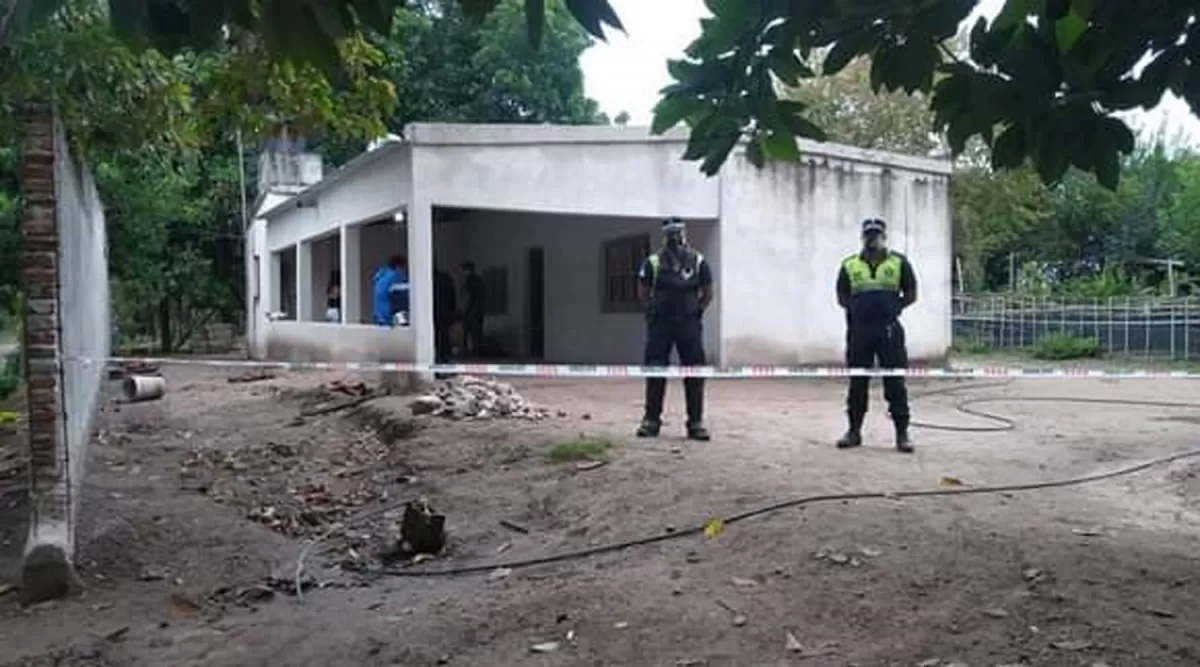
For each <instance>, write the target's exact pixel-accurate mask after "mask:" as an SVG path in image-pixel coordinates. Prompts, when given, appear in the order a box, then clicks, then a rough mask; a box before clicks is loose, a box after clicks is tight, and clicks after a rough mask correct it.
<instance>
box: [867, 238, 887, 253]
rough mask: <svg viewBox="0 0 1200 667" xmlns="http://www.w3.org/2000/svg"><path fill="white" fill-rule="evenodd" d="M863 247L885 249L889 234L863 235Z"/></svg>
mask: <svg viewBox="0 0 1200 667" xmlns="http://www.w3.org/2000/svg"><path fill="white" fill-rule="evenodd" d="M863 247H865V248H866V249H867V250H883V249H884V248H886V247H887V236H886V235H884V234H867V235H866V236H864V237H863Z"/></svg>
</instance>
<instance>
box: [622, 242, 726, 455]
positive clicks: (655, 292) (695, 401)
mask: <svg viewBox="0 0 1200 667" xmlns="http://www.w3.org/2000/svg"><path fill="white" fill-rule="evenodd" d="M663 239H664V242H663V247H662V249H661V250H659V251H658V252H656V253H654V254H652V255H650V256H649V257H647V258H646V261H645V262H643V263H642V267H641V269H640V270H639V271H638V294H639V296H640V297H641V299H642V302H643V303H645V304H646V356H645V364H646V365H647V366H666V365H668V364H669V363H670V358H671V348H675V350H676V351H677V352H678V353H679V362H680V363H681V364H682V365H684V366H702V365H704V363H705V357H704V335H703V327H702V324H701V320H702V319H703V318H704V311H705V309H707V308H708V305H709V304H710V303H711V302H712V296H713V289H712V287H713V277H712V270H711V269H710V268H709V266H708V262H706V261H704V256H703V255H702V254H700V253H699V252H698V251H697V250H695V249H694V248H691V247H689V246H688V244H687V226H686V225H685V224H684V223H683V221H682V220H680V219H679V218H668V219H667V220H665V221H664V222H663ZM666 391H667V381H666V378H647V379H646V413H645V416H644V417H643V419H642V425H641V426H640V427H639V428H638V431H637V434H638V437H642V438H654V437H657V436H658V432H659V430H660V429H661V428H662V410H663V396H664V395H665V394H666ZM683 391H684V397H685V399H686V401H687V436H688V438H690V439H692V440H708V439H709V434H708V430H707V429H705V428H704V380H703V378H685V379H684V380H683Z"/></svg>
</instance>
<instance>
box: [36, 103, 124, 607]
mask: <svg viewBox="0 0 1200 667" xmlns="http://www.w3.org/2000/svg"><path fill="white" fill-rule="evenodd" d="M23 127H24V137H23V144H22V168H21V177H22V194H23V196H24V197H25V201H26V210H25V217H24V220H23V225H22V242H23V246H22V270H23V276H22V277H23V279H24V283H25V290H26V312H25V341H24V343H25V351H26V360H27V361H26V363H27V368H26V373H27V374H26V377H27V379H28V389H27V392H28V396H27V399H28V406H29V449H30V457H29V458H30V461H31V469H30V472H31V487H30V488H31V491H30V493H31V501H32V502H31V508H32V512H33V515H32V517H31V521H30V534H29V538H28V542H27V544H26V551H25V560H24V563H23V566H22V574H23V590H24V593H25V595H26V597H27V599H29V600H43V599H48V598H52V597H58V596H61V595H63V594H65V593H66V592H67V591H68V589H69V588H70V586H71V585H72V584H73V583H74V581H75V575H74V568H73V558H74V552H75V519H76V515H77V511H78V507H79V496H80V493H81V487H82V484H83V478H84V474H85V466H86V462H87V447H88V443H89V441H90V439H91V434H92V425H93V421H94V418H95V414H96V404H97V402H98V400H99V394H100V386H101V381H102V378H103V373H104V369H105V363H104V362H103V360H104V359H106V358H107V357H108V356H109V354H110V351H111V349H110V342H111V341H110V334H111V326H110V317H109V295H108V258H107V246H106V241H105V233H104V212H103V206H102V204H101V202H100V197H99V194H98V192H97V190H96V186H95V183H94V182H93V180H92V176H91V174H90V173H89V172H88V171H87V169H86V168H85V167H83V166H82V165H80V164H78V163H76V162H75V161H74V160H72V158H71V154H70V150H69V149H68V146H67V141H66V135H65V133H64V131H63V129H62V126H61V125H59V124H58V123H57V122H56V121H55V119H54V115H53V113H52V110H51V109H50V108H49V107H42V106H38V107H30V108H28V109H27V110H26V113H25V116H24V125H23Z"/></svg>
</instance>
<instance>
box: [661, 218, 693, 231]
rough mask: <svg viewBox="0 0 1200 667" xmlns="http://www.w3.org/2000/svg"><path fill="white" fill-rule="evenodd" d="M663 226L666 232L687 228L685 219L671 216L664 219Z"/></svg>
mask: <svg viewBox="0 0 1200 667" xmlns="http://www.w3.org/2000/svg"><path fill="white" fill-rule="evenodd" d="M662 228H663V231H664V232H681V231H683V230H684V229H686V228H687V225H685V224H684V223H683V220H680V219H679V218H676V217H670V218H667V219H666V220H663V223H662Z"/></svg>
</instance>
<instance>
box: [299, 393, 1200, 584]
mask: <svg viewBox="0 0 1200 667" xmlns="http://www.w3.org/2000/svg"><path fill="white" fill-rule="evenodd" d="M1009 384H1011V381H1006V382H999V383H990V384H975V385H967V386H954V387H948V388H945V389H936V390H933V391H929V392H924V393H920V394H917V395H914V396H913V400H920V399H922V398H928V397H931V396H939V395H947V394H954V393H957V392H959V391H978V390H980V389H992V388H998V387H1003V386H1007V385H1009ZM987 403H1076V404H1088V405H1113V406H1130V407H1153V408H1162V409H1191V410H1200V403H1178V402H1170V401H1141V400H1125V399H1104V398H1079V397H1057V396H1033V397H1026V396H987V397H978V398H970V399H966V400H963V401H960V402H958V403H957V404H956V405H955V406H954V407H955V409H956V410H957V411H959V412H961V413H963V414H966V415H970V416H972V417H977V418H980V419H986V420H990V421H992V422H994V423H995V424H997V425H995V426H952V425H943V424H931V423H922V422H913V424H912V425H913V426H917V427H920V428H925V429H932V430H941V431H953V432H967V433H995V432H1003V431H1011V430H1013V429H1015V428H1016V427H1017V423H1016V421H1015V420H1013V419H1010V418H1008V417H1004V416H1002V415H997V414H994V413H990V412H985V411H983V410H977V409H973V408H972V407H971V406H974V405H981V404H987ZM1195 457H1200V449H1193V450H1189V451H1185V452H1179V453H1176V454H1170V455H1167V456H1160V457H1158V458H1154V459H1150V460H1148V461H1144V462H1142V463H1138V464H1133V465H1129V466H1125V467H1122V468H1117V469H1114V470H1109V471H1106V472H1097V473H1090V474H1087V475H1081V476H1076V477H1069V478H1066V479H1057V480H1049V481H1044V482H1028V483H1024V484H1004V485H999V486H974V487H954V488H947V489H929V490H920V491H895V492H883V491H868V492H860V493H834V494H825V495H817V496H805V497H801V498H793V499H790V500H784V501H781V502H778V503H774V504H771V505H766V506H763V507H758V508H755V509H752V510H748V511H745V512H742V513H740V514H734V515H732V516H729V517H727V518H725V519H723V520H722V521H723V522H724V524H725V525H729V524H734V523H738V522H740V521H746V520H748V519H752V518H755V517H759V516H763V515H766V514H771V513H774V512H778V511H781V510H785V509H791V508H795V507H802V506H805V505H815V504H819V503H831V502H846V501H859V500H884V499H900V498H933V497H945V496H965V495H980V494H994V493H1013V492H1018V491H1037V490H1043V489H1052V488H1064V487H1069V486H1078V485H1080V484H1090V483H1093V482H1099V481H1103V480H1108V479H1113V478H1116V477H1123V476H1127V475H1133V474H1136V473H1139V472H1142V471H1144V470H1147V469H1149V468H1154V467H1158V466H1163V465H1167V464H1169V463H1173V462H1176V461H1180V460H1183V459H1189V458H1195ZM382 511H385V510H378V511H373V512H370V513H368V514H367V515H363V516H360V517H357V518H356V519H354V520H351V521H350V522H349V523H348V524H347V525H349V524H350V523H355V522H357V521H363V520H366V519H367V518H370V517H373V516H377V515H378V514H379V513H381V512H382ZM343 528H344V527H343ZM704 530H705V526H703V525H701V526H693V527H690V528H686V529H683V530H677V531H674V532H669V533H661V534H656V535H649V536H646V537H642V538H637V539H632V540H626V541H623V542H615V543H612V544H604V545H600V546H596V547H589V548H586V549H578V550H575V551H567V552H563V553H559V554H553V555H549V556H540V557H534V558H524V559H515V560H509V561H499V562H492V563H482V564H478V565H465V566H462V567H454V568H443V569H423V568H419V567H415V566H409V567H404V568H394V567H393V568H387V569H384V570H380V571H378V574H382V575H387V576H394V577H448V576H456V575H467V574H479V573H484V572H492V571H495V570H500V569H510V570H515V569H518V568H526V567H534V566H538V565H550V564H554V563H561V562H564V561H571V560H580V559H584V558H589V557H592V556H598V555H601V554H606V553H612V552H616V551H623V550H625V549H629V548H632V547H639V546H646V545H650V544H655V543H658V542H666V541H667V540H674V539H679V538H682V537H689V536H692V535H699V534H702V533H703V532H704ZM331 535H332V533H327V534H326V535H324V536H322V537H320V538H318V539H317V540H315V541H313V542H310V543H309V544H308V545H306V546H305V548H304V550H303V551H302V552H301V555H300V559H299V561H298V562H297V564H296V582H297V584H296V585H297V593H299V592H300V578H301V574H302V572H303V569H304V558H305V557H306V555H307V554H308V553H309V551H311V549H312V548H313V547H315V546H316V545H317V544H319V543H320V542H322V541H324V539H327V538H328V537H329V536H331Z"/></svg>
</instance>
